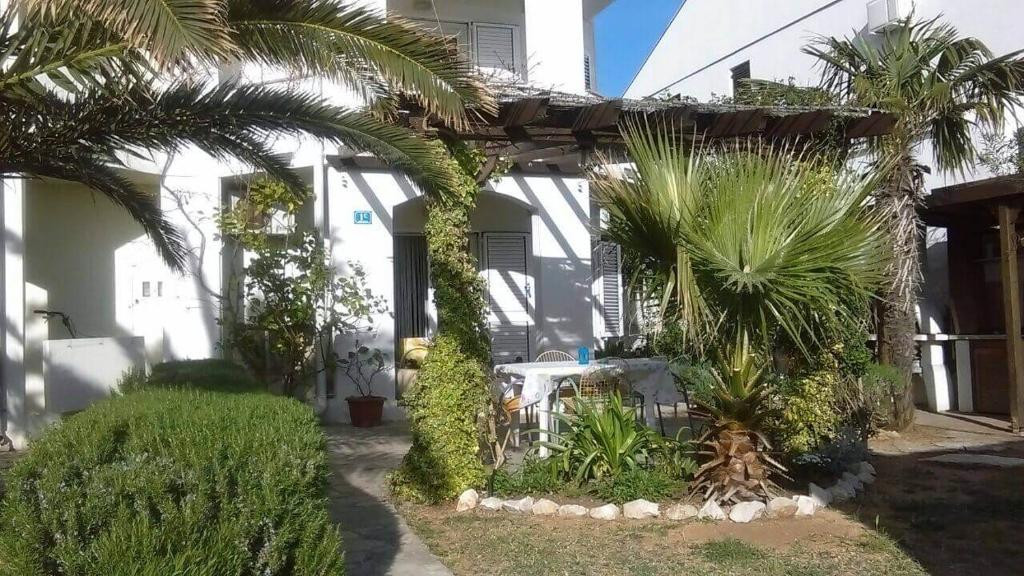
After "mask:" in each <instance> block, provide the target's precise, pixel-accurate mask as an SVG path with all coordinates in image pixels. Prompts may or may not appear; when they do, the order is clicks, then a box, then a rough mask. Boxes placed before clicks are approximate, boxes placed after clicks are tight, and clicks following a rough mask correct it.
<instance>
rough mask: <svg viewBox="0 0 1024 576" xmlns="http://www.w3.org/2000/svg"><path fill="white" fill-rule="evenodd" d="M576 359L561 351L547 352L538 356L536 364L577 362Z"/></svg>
mask: <svg viewBox="0 0 1024 576" xmlns="http://www.w3.org/2000/svg"><path fill="white" fill-rule="evenodd" d="M575 361H576V358H574V357H573V355H572V354H569V353H568V352H562V351H561V350H546V351H544V352H541V353H540V354H538V355H537V359H536V360H534V362H575Z"/></svg>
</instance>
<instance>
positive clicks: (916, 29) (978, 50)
mask: <svg viewBox="0 0 1024 576" xmlns="http://www.w3.org/2000/svg"><path fill="white" fill-rule="evenodd" d="M804 52H805V53H807V54H810V55H811V56H814V57H816V58H818V60H819V62H820V64H821V70H822V87H824V88H825V89H827V90H829V91H830V92H832V93H834V94H836V95H837V96H838V98H839V99H840V101H842V102H848V103H851V104H854V105H857V106H870V107H874V108H881V109H884V110H886V111H888V112H890V113H892V114H894V115H895V117H896V124H895V126H894V127H893V129H892V131H891V132H890V133H889V134H888V135H886V136H883V137H880V138H877V139H874V140H873V141H871V142H870V147H871V150H872V151H873V152H874V153H875V154H876V155H878V156H881V157H892V158H894V159H895V161H894V162H892V164H891V167H890V168H888V169H887V170H886V172H887V173H886V178H885V180H884V182H883V183H882V185H881V186H880V187H879V189H878V193H877V194H876V196H875V206H876V208H877V209H878V210H879V212H880V213H881V214H882V215H883V217H884V226H885V230H886V233H887V238H888V246H887V251H888V252H889V254H890V255H891V259H890V266H889V268H888V269H887V270H886V278H885V287H884V298H883V306H884V308H883V315H882V320H883V325H884V329H883V330H881V335H882V356H883V359H884V360H886V361H887V362H888V363H891V364H892V365H893V366H894V367H896V368H897V369H898V370H899V371H900V372H901V374H902V376H903V379H904V386H903V389H905V390H906V391H907V392H906V393H905V394H904V397H903V398H900V399H899V402H897V406H896V414H895V426H896V427H897V428H905V427H906V426H908V425H909V424H910V423H911V422H912V421H913V416H914V402H913V396H912V393H911V386H910V385H909V384H910V374H911V368H912V365H913V359H914V348H915V345H914V333H915V331H916V330H915V306H916V304H917V297H918V292H919V284H920V280H921V261H920V255H919V253H918V252H919V250H918V240H919V233H920V232H919V231H920V230H922V229H923V225H922V223H921V220H920V217H919V216H918V213H917V208H918V205H919V204H920V202H921V201H922V199H923V198H924V186H923V180H924V174H925V173H926V172H927V171H928V170H929V168H928V167H927V166H924V165H922V164H920V162H919V160H918V159H917V158H916V153H915V150H916V149H917V146H918V145H919V144H921V143H922V142H924V143H927V144H928V145H929V146H930V147H931V149H932V151H933V156H934V159H935V167H936V168H938V169H939V170H941V171H944V172H954V173H961V174H963V173H964V172H966V171H967V170H969V169H971V168H972V167H973V166H974V164H975V162H976V160H977V149H976V147H975V143H974V140H973V139H972V131H973V130H975V129H976V128H982V129H987V130H1001V129H1002V127H1003V121H1004V119H1005V117H1006V115H1007V113H1008V112H1009V111H1011V110H1013V109H1014V108H1016V107H1018V106H1019V105H1020V95H1021V92H1022V90H1024V60H1022V59H1021V57H1020V56H1021V53H1022V51H1019V50H1018V51H1015V52H1011V53H1009V54H1004V55H1002V56H995V55H993V53H992V51H991V50H989V48H988V47H987V46H986V45H985V43H984V42H982V41H981V40H978V39H977V38H972V37H969V36H961V35H960V34H959V32H958V31H957V30H956V28H954V27H953V26H951V25H949V24H947V23H944V22H942V21H941V20H940V18H934V19H931V20H918V19H916V18H915V17H914V16H913V15H911V16H908V17H907V18H905V19H904V20H902V21H900V23H899V25H898V26H895V27H893V28H891V29H889V30H887V31H886V32H885V34H884V35H882V37H881V42H880V43H879V42H876V41H875V39H874V38H867V37H865V36H863V35H854V36H851V37H849V38H843V39H839V38H833V37H821V38H818V39H817V40H816V41H814V42H813V43H812V44H810V45H809V46H807V47H806V48H804Z"/></svg>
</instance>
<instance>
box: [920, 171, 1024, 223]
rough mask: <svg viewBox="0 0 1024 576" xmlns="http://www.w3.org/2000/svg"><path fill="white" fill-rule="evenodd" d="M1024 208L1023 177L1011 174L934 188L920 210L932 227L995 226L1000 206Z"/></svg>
mask: <svg viewBox="0 0 1024 576" xmlns="http://www.w3.org/2000/svg"><path fill="white" fill-rule="evenodd" d="M1001 204H1002V205H1009V206H1014V207H1024V175H1019V174H1011V175H1007V176H995V177H993V178H985V179H983V180H974V181H972V182H965V183H963V184H955V185H953V186H944V187H942V188H935V189H934V190H932V193H931V195H930V196H928V198H927V199H926V200H925V204H924V206H923V207H922V208H921V210H920V213H921V218H922V220H924V222H925V223H926V224H928V225H929V226H939V227H947V226H952V225H956V224H967V225H973V226H994V225H996V215H995V214H996V208H997V207H998V206H999V205H1001Z"/></svg>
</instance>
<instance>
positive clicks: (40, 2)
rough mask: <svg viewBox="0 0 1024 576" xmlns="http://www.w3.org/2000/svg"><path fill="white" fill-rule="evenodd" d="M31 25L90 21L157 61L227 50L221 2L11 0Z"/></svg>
mask: <svg viewBox="0 0 1024 576" xmlns="http://www.w3.org/2000/svg"><path fill="white" fill-rule="evenodd" d="M16 4H17V5H19V6H23V7H24V8H25V9H26V10H27V12H26V13H27V16H28V19H29V20H30V21H33V22H35V23H36V25H43V26H47V25H51V26H53V27H57V28H59V27H60V26H61V25H63V24H64V23H67V22H69V21H71V22H76V21H83V20H84V21H90V20H91V21H95V22H98V23H101V24H102V25H103V27H105V28H106V29H107V30H110V31H115V32H116V33H117V34H119V35H120V36H121V37H122V38H123V39H124V40H125V41H126V42H127V43H129V44H130V45H131V46H133V47H135V48H138V49H141V50H144V51H146V52H147V53H148V54H149V55H150V56H151V57H152V58H153V59H154V60H156V61H157V62H158V63H160V64H161V65H169V64H174V63H177V62H180V61H182V60H183V59H184V58H185V57H186V56H189V55H192V56H207V55H208V56H210V57H211V58H207V60H208V61H211V60H215V59H218V58H225V57H228V56H230V55H231V54H232V53H233V48H232V45H231V40H230V37H229V36H228V31H227V26H226V23H225V19H224V13H225V6H224V0H16Z"/></svg>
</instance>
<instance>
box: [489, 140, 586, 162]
mask: <svg viewBox="0 0 1024 576" xmlns="http://www.w3.org/2000/svg"><path fill="white" fill-rule="evenodd" d="M579 149H580V147H579V146H577V145H575V144H563V145H561V146H545V147H539V148H536V149H534V150H524V151H522V152H519V153H517V154H510V155H508V156H506V157H505V158H507V159H508V160H510V161H511V162H540V161H542V160H551V159H552V158H561V157H562V156H565V155H567V154H571V153H573V152H578V151H579Z"/></svg>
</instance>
